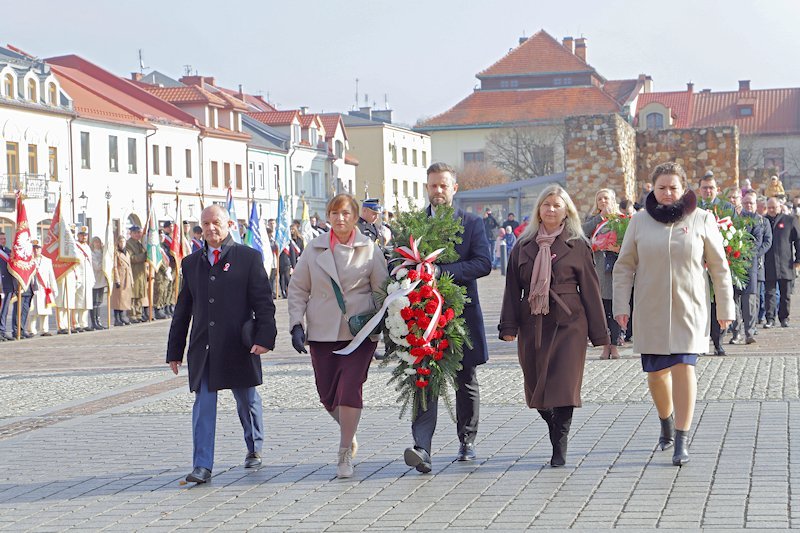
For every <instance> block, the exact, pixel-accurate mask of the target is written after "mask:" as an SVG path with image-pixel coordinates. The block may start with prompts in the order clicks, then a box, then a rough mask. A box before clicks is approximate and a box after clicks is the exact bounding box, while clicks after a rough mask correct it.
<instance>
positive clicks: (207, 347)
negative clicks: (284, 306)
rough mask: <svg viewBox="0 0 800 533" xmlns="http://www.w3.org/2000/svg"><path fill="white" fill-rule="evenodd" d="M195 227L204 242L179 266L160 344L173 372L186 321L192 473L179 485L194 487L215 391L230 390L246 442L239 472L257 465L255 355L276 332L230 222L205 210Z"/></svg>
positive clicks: (262, 276) (253, 264)
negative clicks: (163, 342) (172, 309)
mask: <svg viewBox="0 0 800 533" xmlns="http://www.w3.org/2000/svg"><path fill="white" fill-rule="evenodd" d="M201 224H202V227H203V237H204V240H205V244H204V247H203V249H202V250H201V252H200V253H196V254H191V255H189V256H187V257H186V258H185V259H184V260H183V263H182V269H181V270H182V271H183V286H182V287H181V291H180V294H179V295H178V303H177V304H176V306H175V314H174V316H173V317H172V324H171V326H170V330H169V341H168V344H167V363H169V365H170V367H171V369H172V371H173V372H174V373H175V374H177V373H178V368H179V367H180V365H181V362H182V361H183V352H184V348H185V347H186V334H187V333H188V331H189V324H190V322H191V324H192V332H191V337H190V339H189V350H188V352H187V362H188V367H189V388H190V390H191V391H192V392H194V393H195V401H194V408H193V410H192V437H193V441H194V457H193V468H194V470H192V472H191V473H190V474H189V475H188V476H186V481H189V482H194V483H205V482H206V481H208V480H209V479H211V471H212V468H213V463H214V435H215V430H216V419H217V391H218V390H220V389H231V392H232V393H233V396H234V398H235V399H236V410H237V411H238V413H239V420H240V421H241V423H242V428H243V429H244V440H245V443H246V444H247V456H246V457H245V468H254V467H257V466H259V465H261V446H262V443H263V440H264V436H263V421H262V418H263V416H262V407H261V397H260V396H259V394H258V392H257V391H256V388H255V387H256V386H257V385H261V383H262V375H261V357H260V356H261V354H264V353H266V352H268V351H270V350H272V349H273V348H274V347H275V336H276V334H277V329H276V326H275V304H273V302H272V291H271V289H270V285H269V280H268V278H267V273H266V271H265V270H264V265H263V263H262V260H261V254H260V253H258V252H257V251H256V250H254V249H252V248H248V247H247V246H242V245H239V244H236V243H235V242H234V241H233V239H232V238H231V237H230V235H229V231H230V228H231V226H232V225H233V223H232V221H231V220H230V218H229V217H228V212H227V211H226V210H225V209H223V208H221V207H219V206H217V205H212V206H209V207H207V208H205V209H204V210H203V212H202V214H201ZM246 324H247V326H248V327H246V328H245V325H246ZM250 326H253V327H252V328H251V327H250Z"/></svg>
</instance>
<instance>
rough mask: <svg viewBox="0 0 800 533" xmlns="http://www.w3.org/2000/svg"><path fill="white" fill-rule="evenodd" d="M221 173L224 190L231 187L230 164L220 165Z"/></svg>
mask: <svg viewBox="0 0 800 533" xmlns="http://www.w3.org/2000/svg"><path fill="white" fill-rule="evenodd" d="M222 172H223V174H224V178H225V188H226V189H227V188H229V187H232V186H233V185H232V183H231V164H230V163H222Z"/></svg>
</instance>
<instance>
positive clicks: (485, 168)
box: [458, 163, 508, 191]
mask: <svg viewBox="0 0 800 533" xmlns="http://www.w3.org/2000/svg"><path fill="white" fill-rule="evenodd" d="M501 183H508V176H506V175H505V173H504V172H503V171H502V170H500V169H498V168H496V167H495V166H493V165H489V164H486V163H467V164H466V165H464V167H463V168H461V169H459V171H458V189H459V190H461V191H469V190H472V189H481V188H483V187H489V186H490V185H499V184H501Z"/></svg>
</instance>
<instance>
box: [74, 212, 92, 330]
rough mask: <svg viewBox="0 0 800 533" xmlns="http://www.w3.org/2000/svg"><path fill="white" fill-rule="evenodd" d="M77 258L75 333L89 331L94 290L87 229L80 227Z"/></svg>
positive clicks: (75, 270)
mask: <svg viewBox="0 0 800 533" xmlns="http://www.w3.org/2000/svg"><path fill="white" fill-rule="evenodd" d="M76 244H77V247H78V258H79V259H80V262H79V263H77V266H76V267H75V269H74V270H73V271H74V272H75V280H76V285H75V298H74V300H73V301H74V302H75V306H74V308H73V311H72V313H73V323H74V324H75V331H77V332H81V333H82V332H84V331H90V328H89V309H91V308H92V303H93V302H92V289H93V288H94V269H93V268H92V250H91V248H89V228H88V227H86V226H81V227H80V229H79V230H78V242H77V243H76Z"/></svg>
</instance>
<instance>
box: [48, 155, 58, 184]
mask: <svg viewBox="0 0 800 533" xmlns="http://www.w3.org/2000/svg"><path fill="white" fill-rule="evenodd" d="M47 162H48V170H49V172H50V181H58V148H56V147H55V146H51V147H49V148H48V149H47Z"/></svg>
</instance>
